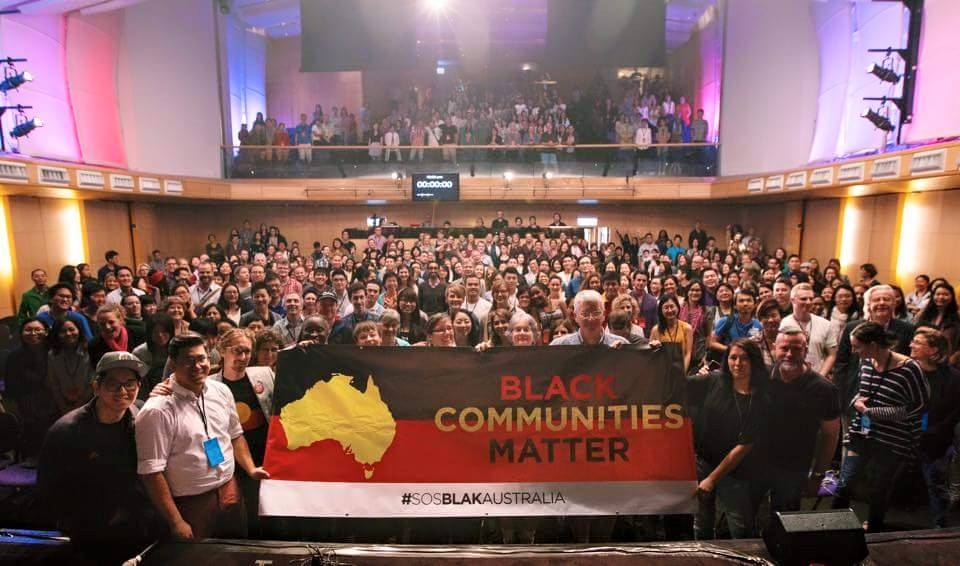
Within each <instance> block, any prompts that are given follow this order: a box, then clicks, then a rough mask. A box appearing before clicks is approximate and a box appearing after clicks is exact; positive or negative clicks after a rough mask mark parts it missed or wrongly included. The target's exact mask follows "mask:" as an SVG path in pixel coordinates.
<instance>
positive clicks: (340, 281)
mask: <svg viewBox="0 0 960 566" xmlns="http://www.w3.org/2000/svg"><path fill="white" fill-rule="evenodd" d="M330 282H331V283H332V285H333V293H334V294H335V295H336V299H337V318H338V319H339V318H345V317H346V316H347V315H348V314H350V313H352V312H353V304H352V303H350V296H349V295H348V294H347V274H346V272H345V271H343V270H342V269H334V270H333V271H332V272H331V273H330Z"/></svg>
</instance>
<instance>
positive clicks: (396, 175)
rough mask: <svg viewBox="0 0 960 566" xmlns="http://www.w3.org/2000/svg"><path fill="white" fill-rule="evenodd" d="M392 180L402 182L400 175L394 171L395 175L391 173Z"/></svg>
mask: <svg viewBox="0 0 960 566" xmlns="http://www.w3.org/2000/svg"><path fill="white" fill-rule="evenodd" d="M390 178H391V179H393V180H394V181H398V180H400V173H398V172H396V171H394V172H393V173H390Z"/></svg>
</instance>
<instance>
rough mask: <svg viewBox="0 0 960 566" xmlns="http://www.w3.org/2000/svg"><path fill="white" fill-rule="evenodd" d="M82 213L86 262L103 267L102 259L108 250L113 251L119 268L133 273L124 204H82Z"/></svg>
mask: <svg viewBox="0 0 960 566" xmlns="http://www.w3.org/2000/svg"><path fill="white" fill-rule="evenodd" d="M84 212H85V216H86V231H87V251H88V252H89V255H90V258H89V262H90V263H91V264H93V265H95V266H97V268H99V267H100V266H101V265H103V263H104V260H103V256H104V254H105V253H106V252H107V250H116V251H117V252H119V253H120V263H121V265H129V266H130V267H132V268H134V269H136V263H137V262H136V261H135V260H134V257H133V242H132V241H131V239H130V221H129V217H128V216H127V203H125V202H113V201H92V200H91V201H85V202H84Z"/></svg>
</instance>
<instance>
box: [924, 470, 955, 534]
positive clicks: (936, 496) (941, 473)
mask: <svg viewBox="0 0 960 566" xmlns="http://www.w3.org/2000/svg"><path fill="white" fill-rule="evenodd" d="M950 459H951V455H950V454H949V452H948V453H947V454H944V455H943V456H941V457H939V458H937V459H936V460H931V459H929V457H927V456H926V455H923V456H921V458H920V469H921V470H922V471H923V479H924V480H925V481H926V483H927V497H928V498H929V499H930V515H932V518H933V524H934V526H936V527H946V526H947V512H948V511H949V510H950V494H949V493H948V492H947V485H948V481H949V476H948V470H949V467H950Z"/></svg>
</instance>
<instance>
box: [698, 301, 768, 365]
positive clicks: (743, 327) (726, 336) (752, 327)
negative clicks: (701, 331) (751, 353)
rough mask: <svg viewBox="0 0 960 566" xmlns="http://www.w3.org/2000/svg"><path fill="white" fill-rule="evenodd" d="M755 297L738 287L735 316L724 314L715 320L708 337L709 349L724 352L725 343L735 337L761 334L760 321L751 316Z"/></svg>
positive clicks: (752, 337) (754, 305)
mask: <svg viewBox="0 0 960 566" xmlns="http://www.w3.org/2000/svg"><path fill="white" fill-rule="evenodd" d="M756 304H757V299H756V296H755V295H754V294H753V291H750V290H749V289H740V290H738V291H737V295H736V306H735V316H734V314H731V315H730V316H725V317H723V318H721V319H720V320H719V321H717V324H716V326H715V327H714V329H713V334H712V335H711V337H710V349H711V350H713V351H714V352H720V353H722V352H725V351H726V350H727V345H728V344H730V343H731V342H732V341H733V340H736V339H737V338H750V339H755V338H757V337H758V336H760V335H762V334H763V326H761V325H760V321H759V320H757V319H755V318H753V313H754V308H755V307H756Z"/></svg>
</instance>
